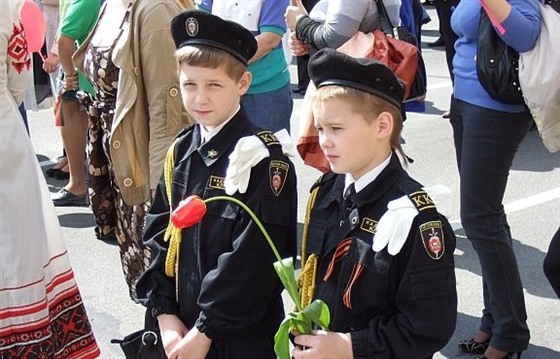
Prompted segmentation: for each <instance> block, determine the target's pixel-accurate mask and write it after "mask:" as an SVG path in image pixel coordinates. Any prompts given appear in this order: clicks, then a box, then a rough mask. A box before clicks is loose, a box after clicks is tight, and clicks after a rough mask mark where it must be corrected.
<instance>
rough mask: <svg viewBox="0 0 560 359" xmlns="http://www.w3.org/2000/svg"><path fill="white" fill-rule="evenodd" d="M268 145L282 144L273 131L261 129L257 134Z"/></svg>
mask: <svg viewBox="0 0 560 359" xmlns="http://www.w3.org/2000/svg"><path fill="white" fill-rule="evenodd" d="M255 136H257V138H258V139H259V140H261V142H262V143H263V144H264V145H265V146H266V147H274V146H282V145H281V144H280V141H278V138H276V136H275V135H274V133H272V132H271V131H260V132H257V134H256V135H255Z"/></svg>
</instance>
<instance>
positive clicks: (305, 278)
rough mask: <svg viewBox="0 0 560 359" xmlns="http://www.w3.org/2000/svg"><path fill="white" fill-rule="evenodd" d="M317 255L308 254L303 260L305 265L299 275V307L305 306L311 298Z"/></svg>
mask: <svg viewBox="0 0 560 359" xmlns="http://www.w3.org/2000/svg"><path fill="white" fill-rule="evenodd" d="M318 258H319V257H318V256H317V255H316V254H315V253H313V254H311V255H310V256H309V258H308V259H307V261H306V262H305V266H304V267H303V269H302V270H301V274H300V276H299V284H300V290H299V292H300V297H301V303H300V304H301V307H302V308H305V307H306V306H308V305H309V304H310V303H311V300H313V293H314V292H315V278H316V277H317V261H318Z"/></svg>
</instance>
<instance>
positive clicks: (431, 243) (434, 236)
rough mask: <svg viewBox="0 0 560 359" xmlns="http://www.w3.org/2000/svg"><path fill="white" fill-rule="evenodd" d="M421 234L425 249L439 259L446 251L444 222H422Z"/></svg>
mask: <svg viewBox="0 0 560 359" xmlns="http://www.w3.org/2000/svg"><path fill="white" fill-rule="evenodd" d="M419 229H420V235H421V236H422V243H423V244H424V249H425V250H426V253H428V255H429V256H430V258H432V259H434V260H438V259H440V258H441V257H443V254H444V253H445V241H444V237H443V224H442V223H441V221H430V222H426V223H424V224H421V225H420V227H419Z"/></svg>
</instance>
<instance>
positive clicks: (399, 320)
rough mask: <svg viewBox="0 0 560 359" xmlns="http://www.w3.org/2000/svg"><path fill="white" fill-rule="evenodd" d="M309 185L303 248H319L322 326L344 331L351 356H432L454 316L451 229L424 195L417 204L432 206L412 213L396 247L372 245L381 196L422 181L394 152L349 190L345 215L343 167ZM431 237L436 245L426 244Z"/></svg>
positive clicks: (383, 207) (383, 205) (386, 198)
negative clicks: (312, 190) (327, 319)
mask: <svg viewBox="0 0 560 359" xmlns="http://www.w3.org/2000/svg"><path fill="white" fill-rule="evenodd" d="M316 185H318V186H320V189H319V192H318V195H317V199H316V202H315V205H314V207H313V209H312V212H311V217H310V223H309V237H308V245H307V250H306V253H307V255H308V256H309V255H310V254H312V253H315V254H317V255H319V264H318V270H317V273H318V275H317V278H316V286H317V288H316V291H315V296H314V299H317V298H319V299H322V300H323V301H324V302H326V303H327V304H328V306H329V309H330V312H331V325H330V328H329V329H330V330H332V331H337V332H350V333H351V337H352V346H353V353H354V358H370V359H373V358H375V359H381V358H383V359H423V358H427V357H431V355H432V354H433V353H435V352H436V351H438V350H439V349H440V348H442V347H443V346H445V344H446V343H447V342H448V340H449V339H450V338H451V336H452V334H453V331H454V328H455V322H456V316H457V294H456V287H455V272H454V261H453V251H454V250H455V236H454V233H453V231H452V229H451V227H450V225H449V223H448V222H447V220H446V219H445V218H444V217H443V216H442V215H440V214H439V213H438V212H437V211H436V210H435V209H434V208H433V206H425V205H426V204H428V202H429V200H428V199H427V197H425V196H423V197H421V198H419V206H420V207H432V208H424V210H422V211H420V212H419V214H418V215H417V216H416V218H415V219H414V221H413V223H412V227H411V229H410V232H409V234H408V238H407V239H406V242H405V244H404V247H403V248H402V250H401V251H400V252H399V253H398V254H397V255H395V256H392V255H390V254H389V253H388V251H387V247H386V248H385V249H383V250H381V251H380V252H378V253H375V252H374V251H373V250H372V243H373V241H375V232H376V226H377V223H378V221H379V220H380V218H381V216H382V215H383V214H384V213H385V212H386V211H387V204H388V203H389V202H390V201H392V200H395V199H397V198H400V197H402V196H406V195H409V194H411V193H414V192H415V191H417V190H420V189H421V187H422V186H421V185H420V184H419V183H418V182H416V181H415V180H413V179H412V178H410V177H409V176H408V174H407V173H406V172H405V171H404V169H403V168H402V166H401V164H400V162H399V159H398V158H397V156H396V155H395V154H393V156H392V158H391V160H390V163H389V165H388V166H387V167H386V168H385V169H384V170H383V171H382V172H381V174H380V175H379V176H378V177H377V178H376V179H375V180H374V181H373V182H372V183H370V184H369V185H367V186H366V187H365V188H364V189H363V190H361V191H360V192H358V193H357V194H355V197H354V198H353V202H354V203H355V208H354V209H353V210H351V212H350V213H349V215H348V216H344V215H341V199H342V192H343V190H344V175H334V174H332V173H328V174H326V175H324V176H323V178H322V180H321V181H320V182H319V183H317V184H316ZM345 212H346V211H345ZM434 236H436V237H435V238H434ZM431 239H432V240H435V241H438V240H439V241H438V242H437V243H439V244H440V246H439V247H431V244H430V240H431Z"/></svg>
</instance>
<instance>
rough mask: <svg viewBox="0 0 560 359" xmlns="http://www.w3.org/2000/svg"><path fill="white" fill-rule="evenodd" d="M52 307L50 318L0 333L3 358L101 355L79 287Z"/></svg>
mask: <svg viewBox="0 0 560 359" xmlns="http://www.w3.org/2000/svg"><path fill="white" fill-rule="evenodd" d="M49 307H50V308H49V317H48V318H45V320H44V321H42V322H40V323H29V325H27V326H21V327H19V328H17V329H15V330H11V331H8V332H7V333H5V335H1V336H0V358H33V359H43V358H44V359H63V358H80V359H92V358H97V357H99V354H100V353H99V348H98V347H97V343H96V342H95V338H94V336H93V332H92V329H91V326H90V324H89V321H88V319H87V314H86V311H85V308H84V306H83V303H82V298H81V296H80V294H79V292H78V290H77V288H74V289H73V290H71V291H69V292H68V293H67V294H66V295H65V296H62V297H61V298H59V299H58V300H57V301H56V302H54V303H51V304H50V305H49ZM2 348H4V349H2Z"/></svg>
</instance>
